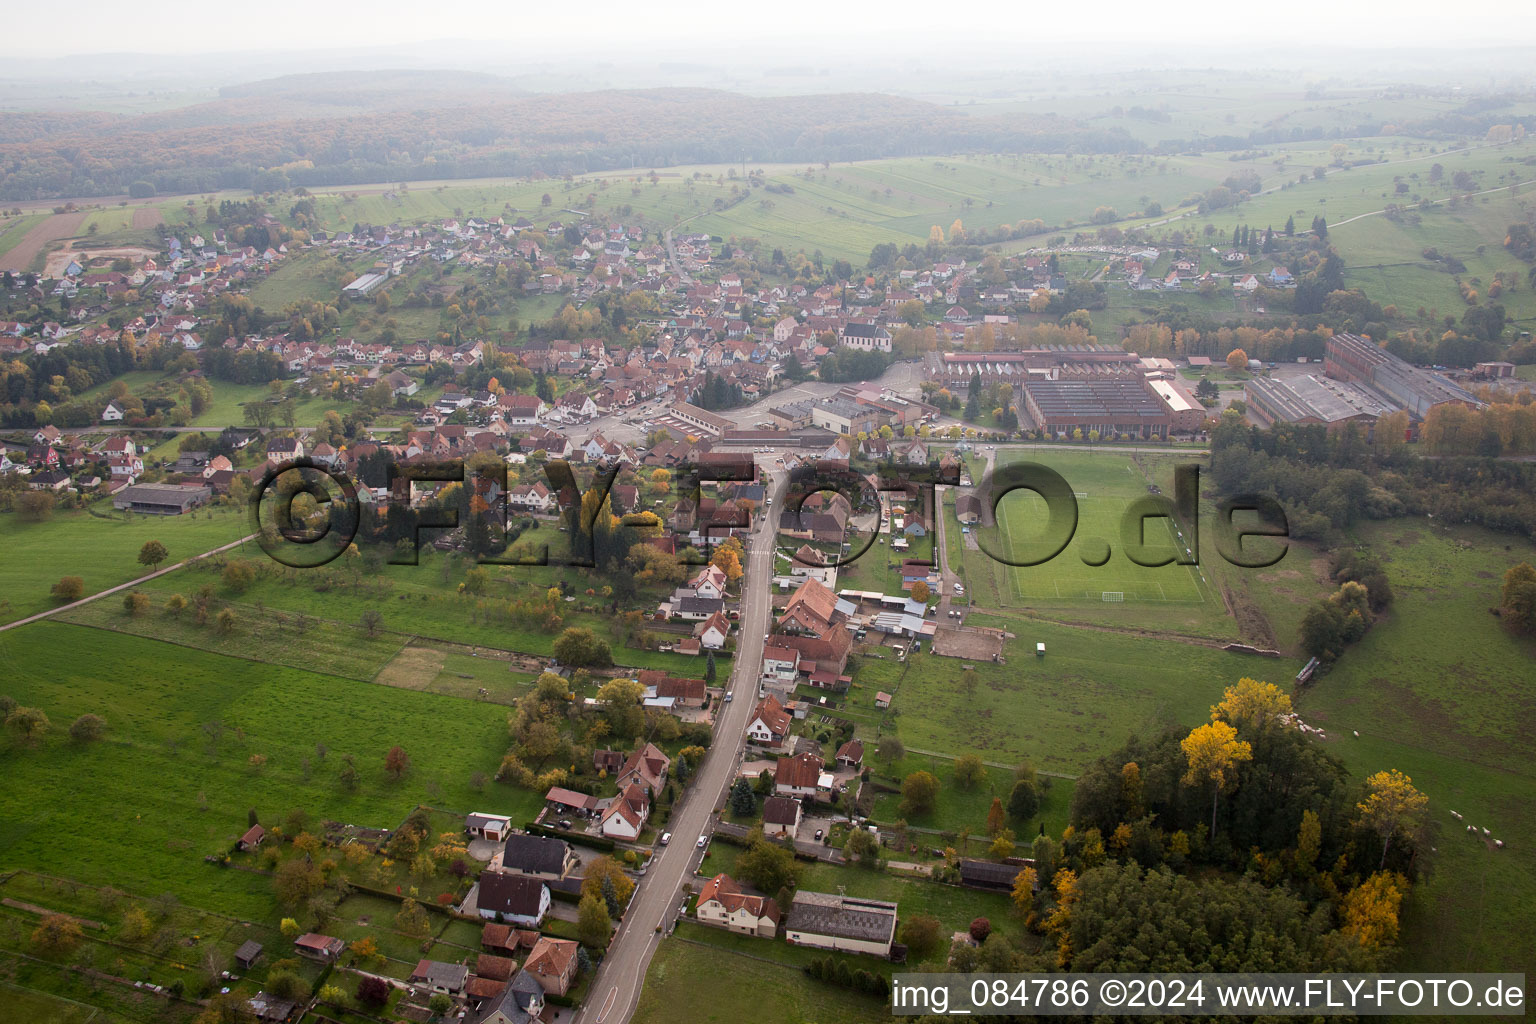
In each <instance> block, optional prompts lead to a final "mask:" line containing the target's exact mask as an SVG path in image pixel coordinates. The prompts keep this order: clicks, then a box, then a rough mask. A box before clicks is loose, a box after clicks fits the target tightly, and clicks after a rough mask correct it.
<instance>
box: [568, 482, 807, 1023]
mask: <svg viewBox="0 0 1536 1024" xmlns="http://www.w3.org/2000/svg"><path fill="white" fill-rule="evenodd" d="M764 469H765V467H762V466H760V467H759V472H762V471H763V470H764ZM786 480H787V476H786V475H784V474H783V473H780V472H775V471H770V473H769V483H768V493H769V494H770V495H771V496H772V500H779V499H781V498H782V496H783V489H784V484H785V481H786ZM780 503H781V504H782V502H780ZM777 523H778V509H777V508H772V507H765V514H764V515H763V517H762V521H761V522H760V523H759V524H758V527H757V529H756V530H755V531H754V532H753V534H752V537H751V543H750V545H749V548H748V554H747V565H746V575H745V576H744V577H743V583H742V599H741V620H740V627H739V628H740V630H741V632H740V635H739V636H738V638H737V646H736V657H735V658H734V660H733V662H732V668H731V677H730V682H729V687H728V688H729V691H730V692H731V693H732V694H733V695H734V699H733V700H732V701H731V702H730V703H721V704H720V708H721V709H722V710H721V712H720V717H719V719H718V720H717V721H716V723H715V738H714V742H713V744H712V745H711V746H710V748H709V753H708V754H707V755H706V756H705V758H704V764H703V767H701V768H700V769H699V771H698V774H697V775H696V776H695V778H694V782H693V786H692V788H690V789H689V790H688V792H687V794H686V795H685V796H684V797H683V799H682V800H681V801H679V804H678V807H677V809H676V810H675V811H674V812H673V814H672V820H671V822H670V823H669V824H668V826H667V827H668V828H669V829H670V830H671V833H672V842H671V843H670V844H669V845H667V846H658V847H657V848H656V856H655V857H653V858H652V860H651V863H650V866H649V868H647V870H646V874H645V877H643V878H641V879H640V884H639V885H638V886H637V887H636V889H635V894H634V896H633V897H632V898H631V900H630V904H629V907H628V909H627V910H626V911H625V913H624V919H623V922H622V923H621V924H620V925H619V929H618V931H617V933H615V935H614V938H613V943H612V944H611V945H610V946H609V947H608V955H607V956H606V957H604V958H603V962H602V965H601V966H600V967H599V968H598V971H597V976H596V977H595V978H594V979H593V980H592V986H591V988H590V990H589V992H588V996H587V999H586V1001H585V1002H584V1003H583V1004H582V1006H581V1008H580V1010H578V1011H577V1014H576V1016H575V1018H574V1019H575V1021H576V1024H624V1022H626V1021H628V1020H629V1018H630V1017H631V1016H632V1015H633V1014H634V1012H635V1007H636V1006H637V1005H638V1004H639V1001H640V991H641V988H642V987H643V986H644V984H645V972H646V968H647V967H649V966H650V962H651V957H652V956H654V955H655V953H656V948H657V947H658V946H659V945H660V944H661V940H662V938H663V937H664V936H665V935H666V932H667V926H668V924H669V923H670V922H671V921H672V920H673V918H675V917H676V916H677V913H678V911H679V910H680V909H681V907H682V905H683V898H682V887H683V884H684V883H685V882H687V881H689V880H690V879H692V878H693V874H694V869H695V867H696V866H697V865H698V864H699V862H700V860H701V859H702V857H703V851H702V850H700V849H699V848H698V846H697V845H696V844H697V840H698V838H699V837H700V836H703V835H707V834H709V831H710V829H711V817H712V815H713V814H714V811H715V808H717V807H720V806H722V805H723V804H724V802H725V796H726V792H727V790H728V789H729V788H730V784H731V780H732V779H733V778H734V777H735V774H736V765H737V763H738V762H739V761H740V759H741V753H742V750H743V748H744V747H745V745H746V731H747V721H748V719H749V718H750V717H751V715H752V708H753V707H754V705H755V704H756V703H757V685H758V679H759V674H758V668H759V666H761V664H762V660H763V634H764V633H766V632H767V631H768V628H769V626H768V622H769V612H770V610H771V604H772V593H773V590H772V584H771V582H770V581H771V578H772V569H773V547H774V541H775V539H776V536H777V532H778V527H777Z"/></svg>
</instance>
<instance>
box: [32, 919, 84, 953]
mask: <svg viewBox="0 0 1536 1024" xmlns="http://www.w3.org/2000/svg"><path fill="white" fill-rule="evenodd" d="M81 938H83V936H82V935H81V932H80V922H79V921H77V920H75V919H74V918H73V917H70V916H69V915H68V914H46V915H44V916H43V919H42V920H41V921H39V922H38V924H37V927H36V928H34V929H33V930H32V948H34V949H36V950H37V951H38V952H39V953H43V954H45V955H48V956H62V955H63V954H65V953H69V952H70V951H72V950H73V949H74V948H75V947H76V946H78V945H80V940H81Z"/></svg>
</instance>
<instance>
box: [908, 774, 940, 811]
mask: <svg viewBox="0 0 1536 1024" xmlns="http://www.w3.org/2000/svg"><path fill="white" fill-rule="evenodd" d="M938 799H939V780H938V779H936V778H935V777H934V776H933V773H932V772H925V771H916V772H913V773H912V774H910V775H908V776H907V777H906V778H905V779H903V780H902V781H901V813H902V814H903V815H905V816H907V817H908V818H915V817H921V816H923V815H926V814H932V813H933V808H934V806H935V805H936V804H937V803H938Z"/></svg>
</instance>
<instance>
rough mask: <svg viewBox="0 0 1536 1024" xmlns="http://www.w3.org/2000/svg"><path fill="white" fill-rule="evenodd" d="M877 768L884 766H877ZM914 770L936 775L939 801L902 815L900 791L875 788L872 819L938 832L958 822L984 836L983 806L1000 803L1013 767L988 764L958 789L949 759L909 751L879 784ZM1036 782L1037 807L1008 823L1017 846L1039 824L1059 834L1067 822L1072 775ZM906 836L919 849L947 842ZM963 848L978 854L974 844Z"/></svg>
mask: <svg viewBox="0 0 1536 1024" xmlns="http://www.w3.org/2000/svg"><path fill="white" fill-rule="evenodd" d="M880 771H881V772H883V771H884V769H883V767H882V769H880ZM916 771H925V772H932V773H933V774H934V776H935V777H937V778H938V780H939V802H938V806H937V807H935V808H934V811H933V813H932V814H926V815H911V816H904V815H903V814H902V811H901V794H900V793H880V795H879V796H878V797H877V798H876V800H875V806H874V812H873V814H872V815H871V817H873V818H874V820H876V821H879V822H884V823H887V824H889V823H891V822H894V821H896V820H897V819H899V818H902V817H906V822H907V824H908V825H912V826H916V827H918V828H932V829H939V830H940V831H941V832H958V831H960V830H961V829H962V828H964V829H969V830H970V832H971V835H972V836H985V835H986V830H987V811H988V810H989V809H990V808H991V807H992V799H993V797H996V798H998V799H999V800H1001V801H1002V802H1003V806H1004V807H1005V808H1006V807H1007V806H1008V794H1009V793H1011V792H1013V772H1012V771H1010V770H1009V769H1007V768H995V767H990V766H989V767H988V768H987V777H986V778H985V779H984V780H983V781H982V782H981V783H980V784H979V785H977V786H976V787H975V788H973V789H962V788H961V787H960V786H959V785H957V784H956V783H955V780H954V761H953V760H951V759H949V758H943V757H936V756H931V755H927V754H912V753H909V754H908V755H907V756H906V757H905V758H903V759H902V760H901V761H899V762H898V763H897V764H896V765H895V766H893V768H892V769H891V772H890V776H889V777H887V778H884V779H882V780H881V781H882V782H883V783H884V784H885V785H895V786H899V785H900V780H902V779H904V778H906V777H907V776H908V775H909V774H910V773H912V772H916ZM1039 782H1040V784H1041V785H1042V786H1045V787H1047V788H1046V789H1045V790H1044V791H1043V792H1042V793H1041V805H1040V813H1039V814H1037V815H1036V816H1035V817H1033V818H1031V819H1030V820H1029V821H1025V822H1015V821H1010V822H1009V823H1008V827H1009V828H1011V829H1013V831H1014V834H1015V835H1016V836H1017V837H1018V842H1019V844H1020V845H1021V846H1027V845H1028V844H1029V843H1031V842H1033V841H1034V838H1035V836H1037V835H1039V834H1040V827H1041V825H1042V824H1043V825H1044V826H1045V832H1046V834H1047V835H1051V836H1059V835H1061V830H1062V829H1064V828H1066V827H1067V820H1068V819H1067V812H1068V810H1069V809H1070V807H1071V804H1072V780H1070V779H1058V778H1053V777H1051V776H1046V775H1042V776H1039ZM911 842H912V844H913V845H914V846H916V847H917V848H918V851H919V852H921V851H924V850H927V849H928V848H929V847H934V846H945V845H948V844H947V843H946V842H945V841H944V840H942V839H941V838H940V837H938V836H934V835H926V834H922V833H913V834H912V836H911ZM969 852H970V853H972V854H976V855H978V856H980V855H981V854H980V853H979V851H976V850H971V851H969ZM893 856H896V855H895V854H893Z"/></svg>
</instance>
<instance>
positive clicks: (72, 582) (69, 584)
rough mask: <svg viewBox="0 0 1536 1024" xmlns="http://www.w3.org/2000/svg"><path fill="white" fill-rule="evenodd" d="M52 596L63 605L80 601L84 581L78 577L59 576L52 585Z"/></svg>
mask: <svg viewBox="0 0 1536 1024" xmlns="http://www.w3.org/2000/svg"><path fill="white" fill-rule="evenodd" d="M52 593H53V596H54V597H55V598H56V599H58V600H60V601H63V602H64V603H65V604H72V603H74V602H75V601H78V600H80V598H81V597H82V596H84V594H85V580H84V579H83V578H81V577H79V576H60V577H59V582H57V583H55V584H54V585H53V590H52Z"/></svg>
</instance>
